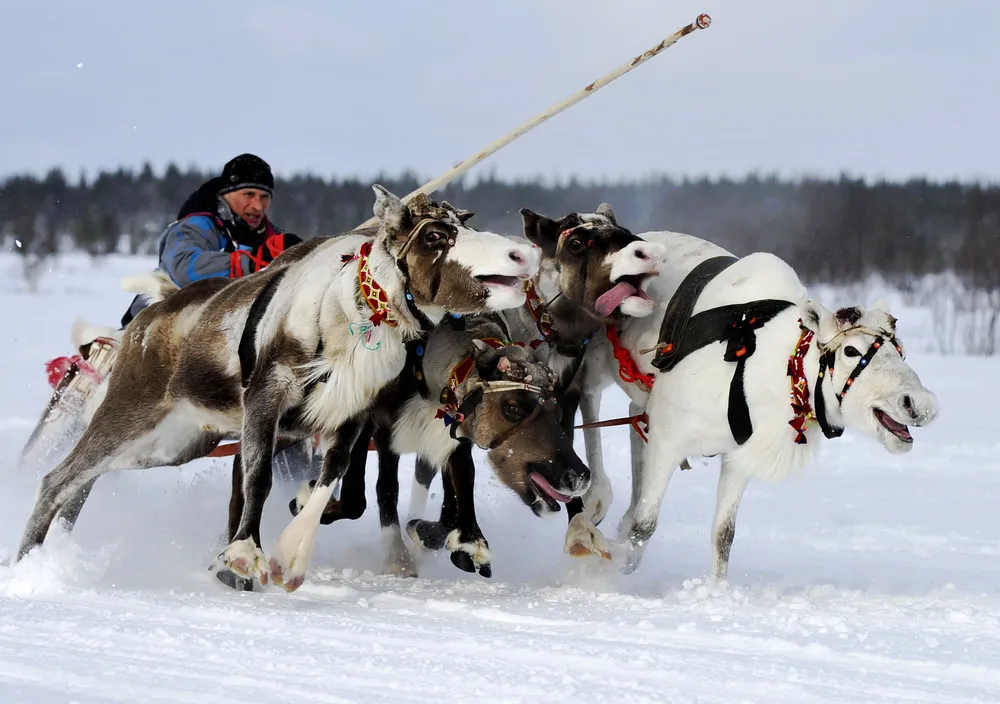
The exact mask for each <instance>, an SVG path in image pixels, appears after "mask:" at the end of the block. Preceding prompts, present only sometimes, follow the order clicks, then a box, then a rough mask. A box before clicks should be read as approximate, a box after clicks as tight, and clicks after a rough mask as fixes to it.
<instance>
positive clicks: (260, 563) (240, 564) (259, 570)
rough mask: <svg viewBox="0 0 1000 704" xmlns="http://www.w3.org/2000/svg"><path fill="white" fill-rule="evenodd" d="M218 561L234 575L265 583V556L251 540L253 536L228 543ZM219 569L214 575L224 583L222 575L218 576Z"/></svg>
mask: <svg viewBox="0 0 1000 704" xmlns="http://www.w3.org/2000/svg"><path fill="white" fill-rule="evenodd" d="M219 561H220V562H221V564H222V566H223V567H224V568H225V570H227V571H229V572H232V573H233V575H234V577H241V578H243V579H245V580H249V581H253V580H257V582H259V583H260V584H261V586H264V585H266V584H267V579H268V571H267V568H266V567H265V565H267V558H266V557H264V553H263V551H262V550H261V549H260V548H259V547H257V545H256V544H255V543H254V542H253V538H246V539H245V540H237V541H235V542H233V543H230V544H229V546H227V547H226V549H225V550H223V551H222V554H220V555H219ZM220 571H221V570H220ZM220 571H217V572H216V577H217V578H218V579H219V581H222V583H223V584H225V581H223V577H222V576H220Z"/></svg>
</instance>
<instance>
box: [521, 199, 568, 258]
mask: <svg viewBox="0 0 1000 704" xmlns="http://www.w3.org/2000/svg"><path fill="white" fill-rule="evenodd" d="M520 212H521V222H522V224H523V227H524V236H525V237H526V238H527V240H528V241H529V242H531V243H532V244H534V245H537V246H538V247H541V248H542V252H544V253H545V254H546V256H549V257H554V256H555V254H556V245H557V244H558V243H559V224H558V223H557V222H556V221H555V220H553V219H552V218H547V217H545V216H544V215H539V214H538V213H536V212H534V211H533V210H529V209H528V208H521V211H520Z"/></svg>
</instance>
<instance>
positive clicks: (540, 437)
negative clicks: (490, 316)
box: [456, 340, 590, 516]
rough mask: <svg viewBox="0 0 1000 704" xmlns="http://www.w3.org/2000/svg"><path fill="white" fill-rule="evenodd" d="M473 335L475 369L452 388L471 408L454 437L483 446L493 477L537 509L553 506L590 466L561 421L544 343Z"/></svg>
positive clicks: (582, 484)
mask: <svg viewBox="0 0 1000 704" xmlns="http://www.w3.org/2000/svg"><path fill="white" fill-rule="evenodd" d="M473 342H474V345H475V349H474V351H473V356H472V359H473V363H474V365H475V366H474V371H473V373H472V374H470V375H469V377H468V378H467V379H466V380H465V381H464V382H463V383H462V384H461V385H460V386H459V388H458V390H457V394H456V396H457V397H458V399H461V402H460V403H464V404H465V406H466V408H468V409H469V410H468V411H467V412H466V417H465V419H464V420H463V421H462V423H461V425H460V426H459V429H458V430H457V431H456V437H464V438H466V439H467V440H469V441H471V442H472V443H474V444H475V445H477V446H478V447H481V448H484V449H486V450H487V458H488V460H489V462H490V465H491V466H492V467H493V471H494V472H495V473H496V475H497V478H498V479H499V480H500V481H501V482H502V483H503V484H504V485H505V486H507V487H508V488H509V489H511V490H512V491H514V493H516V494H517V495H518V496H520V497H521V500H522V501H524V503H525V504H527V505H528V506H529V507H531V510H532V511H534V512H535V514H536V515H538V516H543V515H547V514H552V513H557V512H558V511H559V504H560V503H565V502H567V501H569V500H570V499H571V498H573V497H576V496H580V495H582V494H583V493H584V492H585V491H586V490H587V489H588V488H589V487H590V470H589V469H588V468H587V466H586V465H585V464H584V463H583V461H582V460H581V459H580V458H579V457H578V456H577V454H576V452H575V451H574V449H573V438H572V436H571V435H569V434H568V433H566V431H565V430H564V429H563V426H562V422H561V419H562V411H561V408H560V406H559V404H558V403H557V402H556V396H555V385H556V381H557V379H556V375H555V374H554V373H553V371H552V370H551V369H550V368H549V367H548V365H547V364H546V361H547V358H548V356H549V349H548V346H547V345H546V344H544V343H542V344H541V345H540V346H539V347H538V348H537V349H531V348H530V347H528V348H525V347H520V346H517V345H508V346H506V347H501V348H499V349H496V348H494V347H491V346H490V345H488V344H487V343H485V342H483V341H482V340H474V341H473Z"/></svg>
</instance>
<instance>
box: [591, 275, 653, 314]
mask: <svg viewBox="0 0 1000 704" xmlns="http://www.w3.org/2000/svg"><path fill="white" fill-rule="evenodd" d="M629 296H639V298H649V295H648V294H647V293H646V292H645V291H642V290H639V289H637V288H636V287H635V286H633V285H632V284H630V283H629V282H628V281H620V282H619V283H617V284H615V286H614V288H612V289H611V290H610V291H607V292H605V293H603V294H601V297H600V298H598V299H597V300H596V301H594V308H596V309H597V312H598V313H599V314H600V315H603V316H605V317H607V316H609V315H611V313H613V312H614V310H615V308H617V307H618V306H620V305H621V304H622V301H624V300H625V299H626V298H628V297H629Z"/></svg>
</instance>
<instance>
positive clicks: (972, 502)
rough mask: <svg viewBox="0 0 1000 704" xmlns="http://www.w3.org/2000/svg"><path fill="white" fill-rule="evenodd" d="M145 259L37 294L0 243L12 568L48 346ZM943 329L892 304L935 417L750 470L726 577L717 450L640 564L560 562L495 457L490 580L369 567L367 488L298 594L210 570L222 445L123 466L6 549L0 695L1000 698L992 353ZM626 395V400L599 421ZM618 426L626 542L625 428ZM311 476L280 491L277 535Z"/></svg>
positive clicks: (376, 546)
mask: <svg viewBox="0 0 1000 704" xmlns="http://www.w3.org/2000/svg"><path fill="white" fill-rule="evenodd" d="M151 264H152V263H151V262H150V261H149V260H131V261H129V260H127V259H122V258H112V259H108V260H106V261H104V262H103V263H100V264H95V265H91V264H90V263H89V262H88V261H87V260H86V259H83V258H66V259H64V260H63V261H62V262H61V263H59V265H58V266H56V267H54V268H53V270H52V271H51V272H49V273H47V274H46V275H45V276H44V277H43V278H42V280H41V283H40V288H39V292H38V293H36V294H29V293H27V292H26V291H24V288H23V285H22V283H21V279H20V275H19V270H18V268H17V263H16V261H14V260H13V259H12V258H0V325H2V327H0V330H2V331H3V343H4V348H3V349H4V353H3V355H2V357H0V359H2V366H0V370H2V372H0V373H2V374H3V385H2V387H0V388H2V389H3V391H2V394H0V437H2V443H0V462H2V465H0V466H2V468H3V469H2V470H0V496H2V507H3V510H2V511H0V560H3V561H6V562H9V558H10V557H11V556H12V555H13V553H14V551H15V550H16V547H17V543H18V539H19V537H20V532H21V529H22V528H23V524H24V521H25V519H26V517H27V515H28V512H29V510H30V507H31V503H32V501H33V494H34V491H35V487H36V485H37V480H38V477H37V476H36V475H34V474H33V473H26V472H19V471H18V470H17V463H16V457H17V454H18V452H19V450H20V448H21V446H22V444H23V443H24V441H25V439H26V437H27V434H28V433H29V432H30V429H31V426H32V425H33V424H34V423H35V420H36V419H37V416H38V414H39V412H40V410H41V408H42V406H43V404H44V402H45V400H46V399H47V398H48V395H49V389H48V386H47V384H46V381H45V375H44V369H43V363H44V361H45V360H47V359H49V358H50V357H52V356H55V355H57V354H65V353H67V352H69V351H70V350H69V345H68V330H69V326H70V324H71V323H72V321H73V319H74V318H76V317H77V316H81V315H82V316H85V317H88V318H90V319H91V320H94V321H97V322H105V323H111V324H114V323H116V322H117V321H118V319H119V318H120V316H121V313H122V312H123V311H124V309H125V308H126V307H127V305H128V303H129V300H130V298H129V297H128V295H126V294H124V293H121V292H119V290H118V288H117V280H118V279H119V278H120V277H121V276H122V275H125V274H130V273H134V272H136V271H143V270H145V269H147V268H148V267H149V266H151ZM833 302H837V303H846V302H848V301H833ZM850 302H854V301H850ZM862 302H867V301H862ZM926 325H927V314H926V313H924V312H921V311H913V312H912V313H910V312H902V313H901V315H900V335H901V339H902V340H903V341H904V342H906V343H909V345H908V359H909V360H910V361H911V363H912V364H913V366H914V367H915V368H916V369H917V370H918V373H919V374H920V375H921V378H922V379H923V380H924V381H925V383H926V384H927V385H928V386H929V387H930V388H932V389H934V390H935V391H936V392H937V393H938V395H939V397H940V400H941V405H942V413H941V415H940V416H939V419H938V420H937V421H936V423H935V424H934V425H933V426H931V427H929V428H925V429H919V428H918V429H916V430H915V431H914V435H915V437H916V446H915V448H914V450H913V451H912V452H911V453H910V454H909V455H907V456H903V457H893V456H889V455H887V454H885V453H884V452H883V451H882V450H881V449H880V448H879V447H877V446H876V445H874V444H872V443H870V442H869V441H867V440H864V439H861V438H858V437H852V436H849V435H848V436H845V437H844V438H842V439H840V440H837V441H834V442H832V443H829V444H828V445H827V447H826V450H825V453H824V458H823V460H822V462H821V463H819V464H818V465H816V466H814V467H812V468H811V469H810V470H809V471H808V472H807V473H805V474H804V475H802V476H800V477H797V478H795V479H793V480H791V481H788V482H786V483H784V484H781V485H763V484H752V485H751V487H750V488H749V490H748V492H747V495H746V498H745V499H744V501H743V505H742V508H741V512H740V515H739V520H738V525H737V537H736V542H735V544H734V547H733V555H732V562H731V571H730V583H729V585H728V586H725V587H714V586H713V587H710V586H707V585H706V582H705V579H704V578H705V576H706V574H707V571H708V567H709V555H710V552H709V540H708V529H709V524H710V521H711V515H712V510H713V507H714V494H715V482H716V477H717V472H716V468H717V465H716V463H715V461H713V460H709V461H704V462H702V463H701V464H696V466H695V468H694V469H693V470H692V471H690V472H680V473H677V474H676V475H675V478H674V480H673V482H672V485H671V487H670V490H669V491H668V493H667V498H666V500H665V502H664V507H663V512H662V515H661V521H660V527H659V530H658V532H657V533H656V535H655V536H654V538H653V540H652V544H651V546H650V547H649V549H648V551H647V553H646V558H645V561H644V562H643V564H642V566H641V567H640V569H639V570H638V571H637V572H635V573H634V574H632V575H630V576H625V575H622V574H620V573H618V572H617V571H614V570H612V569H607V568H605V569H603V570H600V571H594V570H591V571H587V570H585V569H584V566H583V564H582V563H580V562H577V561H574V560H573V559H572V558H570V557H568V556H566V555H565V554H564V553H563V552H562V536H563V531H564V528H565V521H564V518H558V519H555V520H550V521H543V520H541V519H538V518H535V517H534V516H533V515H532V514H531V513H530V511H528V509H526V508H525V507H524V506H523V505H522V504H521V503H520V501H518V500H516V499H515V498H514V497H513V496H512V495H510V494H509V493H507V492H506V491H505V490H504V489H502V488H501V487H500V486H499V485H498V483H497V482H496V481H495V480H494V479H493V478H492V476H490V474H489V472H488V471H487V470H485V468H484V471H483V472H482V473H481V474H480V477H479V478H478V483H477V491H478V505H479V515H480V522H481V524H482V527H483V529H484V531H485V533H486V535H487V538H488V539H489V541H490V546H491V548H492V550H493V552H494V562H493V574H494V576H493V578H492V579H490V580H486V579H483V578H481V577H478V576H472V575H467V574H465V573H463V572H460V571H458V570H457V569H455V568H454V567H452V565H451V563H450V562H449V561H448V559H447V557H446V556H445V555H443V554H442V555H434V556H431V557H430V558H428V559H426V560H425V562H424V565H423V573H422V576H421V578H420V579H402V578H395V577H389V576H384V575H381V574H378V569H379V565H380V558H381V548H380V541H379V531H378V521H377V511H375V510H374V488H371V489H370V490H369V506H370V507H371V508H370V510H369V511H368V513H367V514H366V515H365V516H363V517H362V518H361V519H360V520H358V521H355V522H342V523H338V524H335V525H333V526H326V527H324V528H323V530H322V532H321V535H320V542H319V546H318V548H317V552H316V556H315V560H314V567H315V569H314V571H313V572H312V573H311V574H310V575H309V577H308V581H307V582H306V584H305V585H304V586H303V587H302V589H300V590H299V591H298V592H296V593H294V594H287V593H285V592H283V591H281V590H276V589H274V588H270V589H269V590H268V591H267V592H265V593H254V594H247V593H235V592H231V591H228V590H226V589H225V588H224V587H222V586H221V585H219V584H218V583H217V582H215V581H214V579H212V578H211V577H210V575H209V573H208V572H207V571H206V567H207V566H208V564H209V563H210V561H211V559H212V558H213V557H214V555H216V554H217V553H218V552H219V551H220V549H221V548H222V547H223V542H224V541H223V531H224V526H225V520H226V510H227V509H226V505H227V499H228V492H229V461H228V460H227V459H219V460H201V461H199V462H196V463H193V464H191V465H189V466H187V467H184V468H181V469H167V468H164V469H154V470H149V471H144V472H130V473H120V474H114V475H107V476H105V477H103V478H102V479H101V480H100V481H99V482H98V484H97V485H96V488H95V489H94V492H93V494H92V496H91V499H90V501H89V503H88V504H87V506H86V507H85V509H84V511H83V513H82V515H81V518H80V521H79V524H78V525H77V528H76V530H75V531H74V533H73V534H72V536H65V535H54V536H50V539H49V541H48V542H47V543H46V545H45V547H44V548H43V550H42V551H41V552H40V553H39V554H33V555H31V556H29V558H27V559H26V560H25V561H23V562H22V563H20V564H17V565H14V566H10V565H9V564H4V565H3V566H0V702H3V703H4V704H15V703H20V702H39V703H43V704H48V703H50V702H88V703H89V702H112V701H119V702H140V701H142V702H175V703H176V702H199V703H201V702H212V701H223V700H227V701H239V700H243V701H254V702H286V701H287V702H313V701H315V702H365V703H366V704H375V703H376V702H423V701H426V702H434V703H435V704H444V703H445V702H451V701H456V702H458V701H461V702H469V701H476V700H479V701H491V702H562V701H566V702H611V701H613V702H654V701H655V702H701V703H708V702H722V703H725V704H734V703H736V702H794V703H795V704H807V703H809V702H837V703H838V704H843V703H845V702H879V703H880V704H881V703H885V702H933V703H934V704H943V703H946V702H998V701H1000V517H998V516H1000V459H998V451H1000V432H998V431H1000V422H998V421H997V420H996V410H995V404H996V399H997V398H998V396H1000V360H990V359H982V358H962V357H942V356H936V355H934V354H932V353H930V352H927V351H921V350H922V349H923V350H927V349H931V347H929V346H928V345H926V344H924V343H926V339H925V337H923V336H922V335H923V333H922V332H921V330H922V329H923V330H926V329H927V328H926V327H925V326H926ZM624 411H625V402H624V397H623V396H622V395H620V394H618V393H613V394H610V395H609V396H608V398H607V399H606V402H605V410H604V413H603V415H604V417H616V416H618V415H622V414H624ZM604 438H605V452H606V455H607V457H608V462H609V466H610V468H611V470H612V473H613V481H614V488H615V492H616V501H615V504H614V505H613V507H612V509H611V512H610V515H609V517H608V519H607V521H606V522H605V524H604V527H605V530H606V532H607V533H609V534H611V535H613V534H614V532H615V526H616V525H617V521H618V518H619V517H620V516H621V514H622V512H623V511H624V509H625V506H626V504H627V499H628V492H629V489H628V487H629V476H628V472H627V466H628V464H627V455H626V454H625V453H626V450H625V448H626V447H627V442H626V430H624V429H622V428H613V429H607V430H605V431H604ZM579 444H580V447H581V452H582V439H581V441H580V443H579ZM479 456H480V457H481V454H480V455H479ZM403 467H404V470H403V472H402V476H401V479H402V483H403V487H402V491H401V494H402V495H401V497H400V502H401V507H402V509H403V510H404V511H405V507H406V505H407V502H408V499H409V481H410V478H411V476H412V474H411V472H410V469H411V467H412V461H411V460H410V458H404V463H403ZM373 470H374V457H373V458H372V460H371V465H370V471H373ZM372 484H374V482H372ZM293 491H294V488H293V487H291V486H286V485H280V484H279V485H276V486H275V488H274V490H273V491H272V495H271V500H270V502H269V503H268V506H267V509H266V511H265V523H264V533H265V548H267V547H269V545H270V541H272V540H273V539H274V538H275V537H276V536H277V534H278V533H279V532H280V530H281V528H282V526H283V525H284V524H285V522H286V521H287V520H288V519H289V515H288V510H287V503H288V499H289V498H290V497H291V495H292V494H293ZM437 501H439V499H437ZM432 506H436V501H435V499H432Z"/></svg>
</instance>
